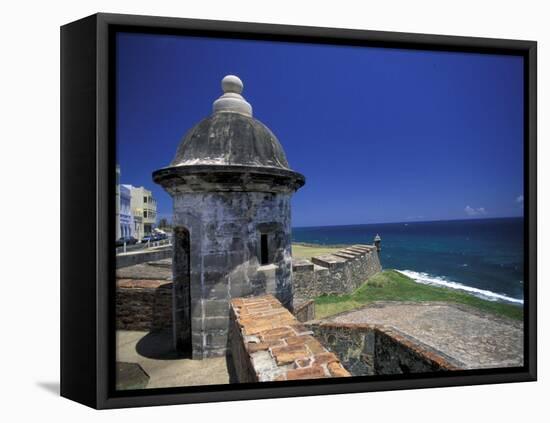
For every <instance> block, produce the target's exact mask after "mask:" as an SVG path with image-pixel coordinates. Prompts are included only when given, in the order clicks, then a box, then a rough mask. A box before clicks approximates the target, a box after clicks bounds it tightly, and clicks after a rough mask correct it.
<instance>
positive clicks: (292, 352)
mask: <svg viewBox="0 0 550 423" xmlns="http://www.w3.org/2000/svg"><path fill="white" fill-rule="evenodd" d="M259 328H263V329H261V330H260V329H259ZM311 333H312V332H311V330H309V329H308V328H306V327H305V326H303V325H302V324H300V323H299V322H298V321H297V320H296V319H295V318H294V317H293V316H292V315H291V314H290V313H289V312H288V310H286V309H285V308H284V307H282V305H281V304H280V302H278V301H277V300H276V299H275V297H273V296H270V295H266V296H262V297H252V298H236V299H233V300H232V301H231V324H230V345H231V356H232V359H233V363H234V368H235V369H237V375H238V379H239V381H240V382H255V381H256V382H257V381H273V380H294V379H313V378H319V377H340V376H342V377H344V376H349V375H350V374H349V373H348V372H347V371H346V369H344V367H342V365H341V364H340V361H339V359H338V357H336V356H335V355H334V354H332V353H330V352H328V350H327V349H326V348H324V347H323V346H322V345H321V344H320V343H319V341H317V340H316V339H315V338H314V337H313V336H311ZM329 366H332V368H335V369H336V368H337V367H339V368H340V369H339V370H335V371H331V370H330V369H329ZM333 375H340V376H333Z"/></svg>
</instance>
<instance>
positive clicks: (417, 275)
mask: <svg viewBox="0 0 550 423" xmlns="http://www.w3.org/2000/svg"><path fill="white" fill-rule="evenodd" d="M398 272H400V273H402V274H404V275H405V276H408V277H409V278H411V279H413V280H414V281H415V282H418V283H421V284H424V285H433V286H442V287H445V288H451V289H456V290H459V291H465V292H467V293H469V294H472V295H475V296H476V297H479V298H482V299H484V300H489V301H504V302H507V303H514V304H523V300H520V299H518V298H512V297H508V296H507V295H503V294H497V293H496V292H492V291H487V290H485V289H479V288H474V287H472V286H468V285H463V284H461V283H459V282H453V281H449V280H447V279H444V278H442V277H439V276H432V275H429V274H428V273H423V272H415V271H413V270H398Z"/></svg>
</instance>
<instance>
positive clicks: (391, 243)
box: [292, 218, 524, 304]
mask: <svg viewBox="0 0 550 423" xmlns="http://www.w3.org/2000/svg"><path fill="white" fill-rule="evenodd" d="M523 227H524V220H523V218H501V219H475V220H453V221H435V222H408V223H381V224H366V225H348V226H323V227H302V228H293V229H292V238H293V241H294V242H303V243H311V244H323V245H341V244H372V243H373V238H374V236H375V235H376V234H379V235H380V237H381V238H382V244H381V245H382V251H381V256H380V257H381V261H382V267H384V268H386V269H396V270H399V271H400V272H402V273H404V274H406V275H407V276H409V277H411V278H412V279H414V280H415V281H417V282H418V283H423V284H429V285H436V286H445V287H448V288H452V289H459V290H463V291H467V292H469V293H471V294H472V295H476V296H478V297H480V298H484V299H488V300H492V301H503V302H508V303H514V304H523V282H524V281H523V278H524V273H523V269H524V257H523V255H524V248H523V242H524V239H523Z"/></svg>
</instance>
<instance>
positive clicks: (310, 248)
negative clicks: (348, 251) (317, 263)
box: [292, 244, 342, 259]
mask: <svg viewBox="0 0 550 423" xmlns="http://www.w3.org/2000/svg"><path fill="white" fill-rule="evenodd" d="M341 248H342V247H338V246H333V245H328V246H324V245H313V244H292V257H293V258H307V259H309V258H311V257H313V256H318V255H320V254H329V253H334V252H336V251H338V250H340V249H341Z"/></svg>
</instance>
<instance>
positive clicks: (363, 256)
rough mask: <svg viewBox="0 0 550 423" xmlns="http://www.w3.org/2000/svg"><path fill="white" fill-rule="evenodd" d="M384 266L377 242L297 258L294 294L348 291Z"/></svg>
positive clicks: (341, 292)
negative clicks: (306, 257) (375, 244)
mask: <svg viewBox="0 0 550 423" xmlns="http://www.w3.org/2000/svg"><path fill="white" fill-rule="evenodd" d="M381 270H382V265H381V264H380V258H379V253H378V251H377V250H376V247H375V246H373V245H353V246H351V247H347V248H342V249H341V250H339V251H337V252H335V253H332V254H324V255H320V256H315V257H312V258H311V259H309V260H308V259H293V261H292V272H293V274H292V281H293V285H294V296H295V297H297V298H303V299H310V298H315V297H318V296H320V295H333V294H348V293H350V292H352V291H354V290H355V289H357V288H358V287H359V286H361V285H362V284H363V283H365V281H366V280H367V279H368V278H370V277H372V276H374V275H375V274H377V273H379V272H380V271H381Z"/></svg>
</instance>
